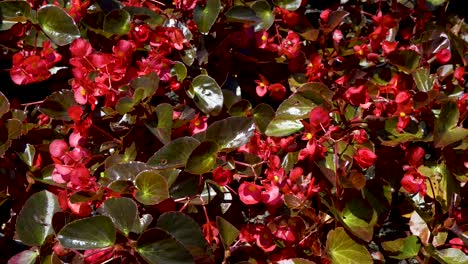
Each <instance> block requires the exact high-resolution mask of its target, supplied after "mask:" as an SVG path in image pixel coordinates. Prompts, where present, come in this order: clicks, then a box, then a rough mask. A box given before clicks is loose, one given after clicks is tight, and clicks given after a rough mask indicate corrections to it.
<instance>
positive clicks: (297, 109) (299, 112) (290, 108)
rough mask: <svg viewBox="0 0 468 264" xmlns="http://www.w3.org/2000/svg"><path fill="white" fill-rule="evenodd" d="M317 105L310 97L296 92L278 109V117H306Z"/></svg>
mask: <svg viewBox="0 0 468 264" xmlns="http://www.w3.org/2000/svg"><path fill="white" fill-rule="evenodd" d="M316 106H317V105H316V104H315V103H314V102H312V101H311V100H310V99H307V98H305V97H303V96H302V95H300V94H294V95H293V96H291V97H289V98H288V99H286V100H284V101H283V102H282V103H281V104H280V106H279V107H278V110H276V117H277V118H281V119H304V118H307V117H308V116H309V113H310V111H311V110H312V109H313V108H314V107H316Z"/></svg>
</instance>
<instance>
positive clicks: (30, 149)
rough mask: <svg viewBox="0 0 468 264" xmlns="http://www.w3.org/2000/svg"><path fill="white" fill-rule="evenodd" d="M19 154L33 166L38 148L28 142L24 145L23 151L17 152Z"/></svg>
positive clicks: (25, 161)
mask: <svg viewBox="0 0 468 264" xmlns="http://www.w3.org/2000/svg"><path fill="white" fill-rule="evenodd" d="M17 154H18V156H19V157H20V159H21V160H22V161H23V162H24V163H26V164H27V165H28V166H29V167H31V166H32V165H33V162H34V157H35V155H36V149H35V148H34V146H33V145H31V144H29V143H27V144H26V145H24V146H23V149H22V150H21V151H18V152H17Z"/></svg>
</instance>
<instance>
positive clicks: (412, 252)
mask: <svg viewBox="0 0 468 264" xmlns="http://www.w3.org/2000/svg"><path fill="white" fill-rule="evenodd" d="M420 247H421V244H420V243H419V239H418V237H417V236H409V237H405V238H399V239H396V240H392V241H385V242H382V248H383V249H384V250H385V251H389V252H391V253H393V254H397V255H392V256H390V257H391V258H394V259H407V258H411V257H415V256H417V255H418V253H419V248H420Z"/></svg>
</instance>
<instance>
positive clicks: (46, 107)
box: [39, 90, 77, 121]
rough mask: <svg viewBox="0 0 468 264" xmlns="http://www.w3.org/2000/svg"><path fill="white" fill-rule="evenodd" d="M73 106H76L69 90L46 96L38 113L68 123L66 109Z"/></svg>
mask: <svg viewBox="0 0 468 264" xmlns="http://www.w3.org/2000/svg"><path fill="white" fill-rule="evenodd" d="M74 105H77V103H76V101H75V97H74V96H73V92H72V91H71V90H62V91H58V92H54V93H52V94H51V95H49V96H47V97H46V99H45V100H44V102H42V104H41V105H40V106H39V111H40V112H41V113H43V114H46V115H48V116H49V117H50V118H53V119H57V120H63V121H70V120H71V119H70V116H69V115H68V109H69V108H70V107H71V106H74Z"/></svg>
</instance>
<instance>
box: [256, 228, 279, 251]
mask: <svg viewBox="0 0 468 264" xmlns="http://www.w3.org/2000/svg"><path fill="white" fill-rule="evenodd" d="M255 231H256V234H255V238H256V242H257V246H258V247H260V248H261V249H263V251H265V252H271V251H273V250H274V249H275V248H276V244H275V241H274V239H275V237H274V236H273V234H272V233H271V231H270V229H269V228H268V227H266V226H263V225H257V226H256V230H255Z"/></svg>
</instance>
